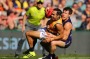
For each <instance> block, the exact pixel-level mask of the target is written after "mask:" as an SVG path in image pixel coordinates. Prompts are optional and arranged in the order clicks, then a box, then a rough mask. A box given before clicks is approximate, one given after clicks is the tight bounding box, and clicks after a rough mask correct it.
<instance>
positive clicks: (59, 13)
mask: <svg viewBox="0 0 90 59" xmlns="http://www.w3.org/2000/svg"><path fill="white" fill-rule="evenodd" d="M54 10H55V11H57V15H60V16H61V14H62V11H61V10H60V9H59V8H54Z"/></svg>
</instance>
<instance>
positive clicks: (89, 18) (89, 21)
mask: <svg viewBox="0 0 90 59" xmlns="http://www.w3.org/2000/svg"><path fill="white" fill-rule="evenodd" d="M86 21H87V25H86V29H87V30H90V17H87V19H86Z"/></svg>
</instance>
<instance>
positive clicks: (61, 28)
mask: <svg viewBox="0 0 90 59" xmlns="http://www.w3.org/2000/svg"><path fill="white" fill-rule="evenodd" d="M56 28H57V31H58V33H59V35H58V36H55V37H54V38H52V39H51V41H52V40H58V39H62V38H63V26H62V24H59V23H58V24H56Z"/></svg>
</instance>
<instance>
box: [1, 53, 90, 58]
mask: <svg viewBox="0 0 90 59" xmlns="http://www.w3.org/2000/svg"><path fill="white" fill-rule="evenodd" d="M39 57H42V56H41V55H37V56H35V57H30V58H29V59H38V58H39ZM0 59H23V58H22V56H20V57H19V58H15V57H14V55H12V54H11V55H0ZM58 59H90V56H89V55H87V56H85V55H75V54H69V55H58Z"/></svg>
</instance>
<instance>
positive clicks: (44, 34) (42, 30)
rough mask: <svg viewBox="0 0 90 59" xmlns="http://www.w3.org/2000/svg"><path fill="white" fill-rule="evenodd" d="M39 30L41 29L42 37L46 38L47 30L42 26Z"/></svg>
mask: <svg viewBox="0 0 90 59" xmlns="http://www.w3.org/2000/svg"><path fill="white" fill-rule="evenodd" d="M38 31H40V39H44V38H45V37H46V35H47V34H46V32H45V29H44V28H40V29H39V30H38Z"/></svg>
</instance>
